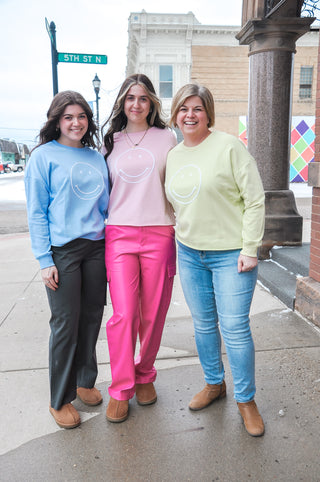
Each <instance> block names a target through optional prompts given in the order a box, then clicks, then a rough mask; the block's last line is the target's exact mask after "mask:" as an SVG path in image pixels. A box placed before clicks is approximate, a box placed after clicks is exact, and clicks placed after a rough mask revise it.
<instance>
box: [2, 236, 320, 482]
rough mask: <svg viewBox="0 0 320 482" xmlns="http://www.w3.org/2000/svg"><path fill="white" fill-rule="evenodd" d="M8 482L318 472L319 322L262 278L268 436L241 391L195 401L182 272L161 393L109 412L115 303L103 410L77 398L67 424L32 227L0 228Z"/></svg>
mask: <svg viewBox="0 0 320 482" xmlns="http://www.w3.org/2000/svg"><path fill="white" fill-rule="evenodd" d="M0 274H1V276H0V286H1V291H0V293H1V294H0V323H1V326H0V330H1V331H0V335H1V337H0V354H1V355H0V356H1V398H0V413H1V427H0V430H1V439H0V450H1V454H2V455H1V467H0V480H1V481H10V482H18V481H23V482H29V481H30V482H31V481H32V482H36V481H44V480H45V481H107V482H109V481H110V482H113V481H121V482H122V481H133V482H135V481H150V482H151V481H152V482H153V481H154V482H158V481H159V482H160V481H168V482H171V481H183V482H184V481H197V482H198V481H199V482H209V481H213V480H219V481H220V482H221V481H223V482H224V481H225V482H232V481H238V482H241V481H248V480H251V481H263V482H264V481H273V480H277V481H290V482H291V481H298V480H299V481H308V482H311V481H315V482H319V481H320V370H319V360H320V330H319V329H317V328H315V327H314V326H313V325H311V324H310V323H308V322H307V321H306V320H304V319H303V318H301V317H300V316H299V315H298V314H297V313H294V312H292V311H291V310H290V309H288V308H287V307H286V306H285V305H283V304H282V303H281V302H280V301H279V300H278V299H277V298H274V297H273V296H272V295H271V294H270V293H269V292H268V291H267V290H265V289H264V288H263V287H262V286H261V285H258V286H257V289H256V292H255V296H254V302H253V306H252V313H251V322H252V331H253V336H254V340H255V346H256V382H257V395H256V401H257V404H258V407H259V409H260V411H261V413H262V415H263V418H264V421H265V425H266V433H265V435H264V437H261V438H257V439H256V438H253V437H250V436H249V435H248V434H247V433H246V431H245V429H244V427H243V424H242V420H241V417H240V415H239V414H238V410H237V406H236V403H235V401H234V400H233V394H232V391H233V385H232V378H231V374H230V370H229V365H228V362H227V360H226V357H225V355H224V361H225V367H226V383H227V390H228V393H227V398H226V399H223V400H221V401H218V402H216V403H214V404H213V405H211V406H210V407H208V408H207V409H205V410H203V411H201V412H190V411H189V410H188V408H187V406H188V402H189V400H190V399H191V398H192V396H193V395H194V394H195V393H196V392H197V391H199V390H200V389H201V388H202V387H203V384H204V381H203V376H202V371H201V367H200V365H199V361H198V358H197V354H196V348H195V343H194V335H193V326H192V321H191V318H190V315H189V311H188V309H187V307H186V304H185V302H184V299H183V295H182V292H181V288H180V284H179V277H178V276H177V277H176V280H175V287H174V294H173V298H172V303H171V307H170V311H169V313H168V318H167V323H166V326H165V331H164V335H163V339H162V345H161V349H160V352H159V356H158V359H157V364H156V366H157V369H158V378H157V381H156V389H157V392H158V402H157V403H156V404H155V405H152V406H148V407H141V406H139V405H138V404H137V403H136V400H135V399H133V400H132V401H131V402H130V416H129V419H128V420H127V421H126V422H124V423H121V424H110V423H109V422H108V421H107V420H106V418H105V410H106V405H107V403H108V399H109V396H108V395H107V387H108V385H109V383H110V367H109V357H108V348H107V341H106V334H105V323H106V321H107V319H108V318H109V316H110V313H111V306H110V304H109V305H108V306H107V307H106V309H105V314H104V320H103V323H102V326H101V331H100V336H99V341H98V345H97V356H98V361H99V377H98V380H97V386H98V388H99V389H100V390H101V392H102V394H103V396H104V402H103V404H102V405H100V406H98V407H93V408H89V407H86V406H85V405H83V404H82V403H81V402H80V401H79V400H76V401H75V402H74V404H75V407H76V408H77V409H78V410H79V411H80V414H81V418H82V421H83V423H82V424H81V426H80V427H79V428H76V429H74V430H69V431H68V430H63V429H59V427H58V426H57V425H56V424H55V422H54V420H53V418H52V417H51V416H50V415H49V412H48V405H49V397H48V395H49V385H48V361H47V358H48V336H49V326H48V319H49V309H48V305H47V300H46V295H45V290H44V287H43V285H42V282H41V280H40V276H39V269H38V263H37V262H36V261H35V260H34V258H33V255H32V253H31V249H30V241H29V237H28V234H20V235H14V236H11V235H2V236H0Z"/></svg>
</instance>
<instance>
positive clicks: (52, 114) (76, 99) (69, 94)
mask: <svg viewBox="0 0 320 482" xmlns="http://www.w3.org/2000/svg"><path fill="white" fill-rule="evenodd" d="M75 104H77V105H80V106H81V108H82V109H83V110H84V112H85V114H86V116H87V119H88V129H87V132H86V133H85V135H84V136H83V137H82V139H81V144H82V145H83V146H89V147H93V148H96V147H98V145H99V138H98V135H97V134H98V129H97V126H96V124H95V122H94V120H93V113H92V110H91V109H90V106H89V104H88V102H87V101H86V100H85V99H84V97H82V95H81V94H79V93H78V92H74V91H73V90H65V91H64V92H59V93H58V94H56V95H55V96H54V98H53V100H52V102H51V105H50V107H49V110H48V112H47V119H48V120H47V122H46V123H45V124H44V126H43V127H42V129H41V130H40V133H39V139H40V141H39V144H38V145H37V146H36V147H39V146H41V145H42V144H47V142H50V141H53V140H57V139H59V137H60V129H59V128H58V127H57V125H58V122H59V119H60V117H61V116H62V114H63V113H64V111H65V109H66V107H68V106H69V105H75ZM36 147H35V149H36Z"/></svg>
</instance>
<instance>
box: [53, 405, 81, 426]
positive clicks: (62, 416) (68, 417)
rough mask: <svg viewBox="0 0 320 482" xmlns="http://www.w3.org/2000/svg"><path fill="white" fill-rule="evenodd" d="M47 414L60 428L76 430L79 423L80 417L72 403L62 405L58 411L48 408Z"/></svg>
mask: <svg viewBox="0 0 320 482" xmlns="http://www.w3.org/2000/svg"><path fill="white" fill-rule="evenodd" d="M49 412H50V413H51V415H52V416H53V418H54V419H55V422H56V424H57V425H59V427H61V428H76V427H78V426H79V425H80V423H81V420H80V415H79V414H78V412H77V410H76V409H75V408H74V406H73V405H72V403H66V404H65V405H62V407H61V408H60V409H59V410H55V409H54V408H52V407H51V406H50V407H49Z"/></svg>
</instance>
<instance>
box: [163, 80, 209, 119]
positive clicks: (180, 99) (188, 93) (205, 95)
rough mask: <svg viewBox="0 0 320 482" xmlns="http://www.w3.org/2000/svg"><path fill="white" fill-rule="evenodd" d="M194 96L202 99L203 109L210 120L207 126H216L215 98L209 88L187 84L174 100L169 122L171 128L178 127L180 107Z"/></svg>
mask: <svg viewBox="0 0 320 482" xmlns="http://www.w3.org/2000/svg"><path fill="white" fill-rule="evenodd" d="M194 96H197V97H200V99H201V101H202V104H203V107H204V109H205V111H206V114H207V116H208V119H209V122H208V124H207V126H208V127H213V126H214V121H215V113H214V100H213V96H212V94H211V92H210V90H209V89H208V88H207V87H205V86H204V85H199V84H186V85H184V86H183V87H181V88H180V89H179V90H178V92H177V93H176V95H175V96H174V98H173V99H172V105H171V119H170V122H169V125H170V126H173V127H178V126H177V122H176V121H177V115H178V112H179V109H180V107H181V106H182V105H183V104H184V103H185V101H186V100H187V99H188V98H189V97H194Z"/></svg>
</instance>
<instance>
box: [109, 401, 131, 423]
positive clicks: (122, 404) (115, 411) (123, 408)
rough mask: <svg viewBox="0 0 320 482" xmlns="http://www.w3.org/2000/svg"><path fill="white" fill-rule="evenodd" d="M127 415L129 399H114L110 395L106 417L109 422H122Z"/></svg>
mask: <svg viewBox="0 0 320 482" xmlns="http://www.w3.org/2000/svg"><path fill="white" fill-rule="evenodd" d="M128 415H129V400H116V399H115V398H112V397H110V400H109V404H108V407H107V412H106V417H107V419H108V420H109V422H115V423H119V422H124V421H125V420H127V418H128Z"/></svg>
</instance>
